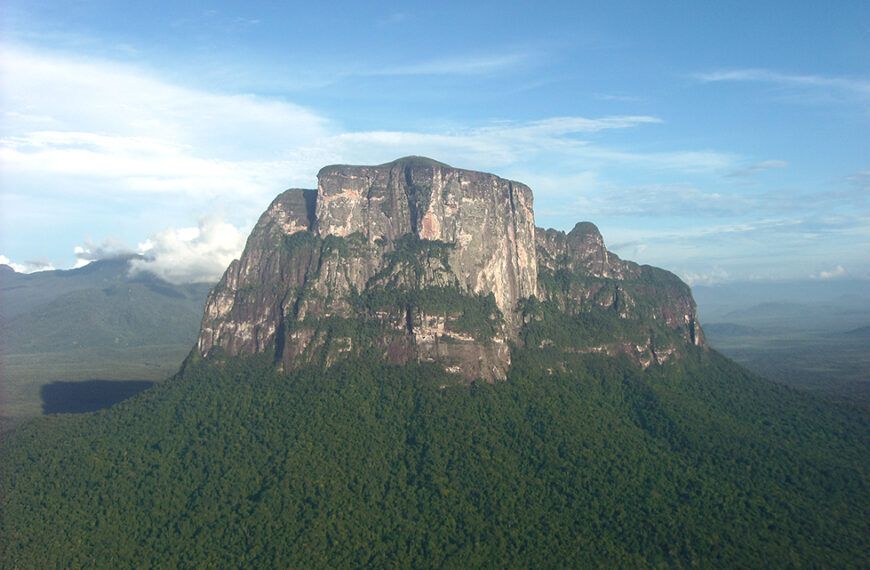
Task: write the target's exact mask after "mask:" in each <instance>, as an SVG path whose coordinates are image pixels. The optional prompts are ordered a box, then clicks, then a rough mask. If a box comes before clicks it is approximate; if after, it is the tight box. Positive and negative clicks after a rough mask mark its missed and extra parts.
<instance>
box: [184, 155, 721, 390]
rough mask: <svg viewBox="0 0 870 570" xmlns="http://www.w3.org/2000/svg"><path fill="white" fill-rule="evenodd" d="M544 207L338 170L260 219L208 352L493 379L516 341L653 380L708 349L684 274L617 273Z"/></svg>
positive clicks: (212, 318)
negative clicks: (597, 356)
mask: <svg viewBox="0 0 870 570" xmlns="http://www.w3.org/2000/svg"><path fill="white" fill-rule="evenodd" d="M532 202H533V197H532V192H531V190H530V189H529V188H528V186H526V185H524V184H521V183H519V182H514V181H510V180H505V179H503V178H499V177H498V176H495V175H493V174H486V173H481V172H474V171H469V170H462V169H457V168H453V167H450V166H448V165H446V164H442V163H440V162H436V161H434V160H430V159H427V158H421V157H407V158H402V159H399V160H396V161H394V162H390V163H387V164H382V165H379V166H344V165H336V166H327V167H325V168H323V169H322V170H321V171H320V173H319V174H318V185H317V190H303V189H291V190H287V191H285V192H284V193H282V194H280V195H279V196H278V197H277V198H276V199H275V200H274V201H273V202H272V204H271V205H270V206H269V207H268V208H267V210H266V211H265V212H264V213H263V214H262V216H261V217H260V220H259V221H258V222H257V224H256V226H255V227H254V229H253V231H252V232H251V235H250V237H249V238H248V242H247V245H246V247H245V250H244V252H243V254H242V256H241V258H240V259H239V260H238V261H235V262H233V263H232V264H231V265H230V267H229V268H228V269H227V271H226V273H225V274H224V276H223V278H222V279H221V281H220V283H219V284H218V285H217V286H216V287H215V289H214V290H213V291H212V292H211V294H210V296H209V299H208V302H207V303H206V310H205V316H204V318H203V322H202V328H201V331H200V334H199V340H198V343H197V349H196V350H197V352H198V353H199V354H200V355H202V356H216V355H220V354H227V355H246V354H256V353H264V352H266V353H272V354H274V356H275V359H276V362H279V363H280V364H281V365H282V366H283V367H284V368H285V369H289V368H290V367H293V366H295V365H298V364H301V363H323V364H325V365H330V364H332V363H334V362H335V361H336V360H337V359H339V358H341V357H342V356H343V355H350V354H361V353H362V352H367V351H372V350H373V351H375V353H376V354H377V355H379V356H381V357H382V358H385V359H387V360H389V361H391V362H393V363H396V364H403V363H406V362H409V361H422V362H426V361H440V362H443V363H444V365H445V368H446V369H447V370H448V371H450V372H453V373H457V374H460V375H461V376H462V377H464V378H466V379H469V380H470V379H475V378H483V379H487V380H493V379H503V378H505V375H506V372H507V369H508V367H509V366H510V362H511V355H510V344H511V343H519V344H527V343H533V346H536V347H540V348H541V349H548V350H553V349H556V350H562V351H564V352H605V353H608V354H617V353H625V354H628V355H630V356H631V357H632V358H633V359H634V360H635V361H636V362H637V363H639V364H641V365H643V366H648V365H649V364H651V363H654V362H662V361H664V360H666V359H668V358H670V357H671V356H672V355H674V354H677V353H679V351H680V347H681V346H685V345H687V344H695V345H702V346H703V345H704V337H703V333H702V332H701V330H700V328H699V326H698V324H697V314H696V306H695V303H694V301H693V300H692V297H691V293H690V291H689V288H688V287H687V286H686V285H685V284H683V283H682V282H681V281H680V280H679V279H678V278H677V277H676V276H674V275H672V274H670V273H668V272H666V271H663V270H660V269H656V268H652V267H648V266H639V265H637V264H634V263H631V262H626V261H622V260H620V259H619V258H618V257H617V256H616V255H614V254H612V253H609V252H608V251H607V250H606V248H605V247H604V242H603V239H602V238H601V235H600V233H599V232H598V229H597V228H596V227H595V226H594V225H593V224H591V223H588V222H584V223H580V224H578V225H577V226H576V227H575V228H574V229H573V230H572V231H571V232H570V233H568V234H565V233H564V232H558V231H555V230H542V229H540V228H536V227H535V220H534V211H533V207H532ZM554 322H558V323H559V325H558V326H557V327H556V328H553V326H552V325H553V323H554Z"/></svg>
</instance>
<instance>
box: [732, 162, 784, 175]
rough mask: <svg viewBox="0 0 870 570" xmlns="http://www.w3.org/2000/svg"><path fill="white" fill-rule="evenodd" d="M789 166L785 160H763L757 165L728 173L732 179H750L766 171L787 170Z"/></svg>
mask: <svg viewBox="0 0 870 570" xmlns="http://www.w3.org/2000/svg"><path fill="white" fill-rule="evenodd" d="M787 166H788V162H786V161H784V160H763V161H761V162H756V163H755V164H750V165H749V166H744V167H743V168H738V169H736V170H732V171H731V172H729V173H728V176H729V177H731V178H749V177H751V176H755V175H756V174H759V173H761V172H764V171H766V170H774V169H779V168H786V167H787Z"/></svg>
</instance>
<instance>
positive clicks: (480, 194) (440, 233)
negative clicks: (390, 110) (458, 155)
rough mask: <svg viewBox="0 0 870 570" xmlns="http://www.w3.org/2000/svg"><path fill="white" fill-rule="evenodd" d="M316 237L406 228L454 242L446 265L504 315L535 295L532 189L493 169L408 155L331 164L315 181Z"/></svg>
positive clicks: (395, 233)
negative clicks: (475, 169) (489, 298)
mask: <svg viewBox="0 0 870 570" xmlns="http://www.w3.org/2000/svg"><path fill="white" fill-rule="evenodd" d="M316 219H317V230H316V232H317V233H318V234H319V235H321V236H325V235H336V236H342V237H344V236H348V235H351V234H353V233H356V232H359V233H361V234H362V235H363V236H364V237H365V239H366V240H368V241H370V242H374V241H376V240H386V241H387V242H393V241H395V240H396V239H397V238H399V237H401V236H403V235H405V234H409V233H410V234H414V235H416V236H417V237H418V238H420V239H427V240H439V241H443V242H446V243H450V244H455V245H456V246H457V247H455V248H453V249H452V250H451V251H450V256H449V257H450V265H451V267H453V269H454V271H455V276H456V278H457V280H458V281H459V283H460V287H461V288H462V289H463V290H465V291H471V292H474V293H480V294H488V293H492V294H493V295H494V296H495V300H496V303H497V304H498V307H499V309H501V311H502V313H503V314H509V313H510V312H511V311H512V309H513V307H514V306H515V305H516V302H517V300H518V299H520V298H522V297H529V296H531V295H534V294H535V293H536V287H537V265H536V263H535V246H534V236H535V216H534V213H533V209H532V191H531V190H530V189H529V188H528V187H527V186H525V185H523V184H520V183H518V182H512V181H509V180H504V179H502V178H499V177H497V176H494V175H492V174H485V173H482V172H472V171H468V170H460V169H457V168H451V167H449V166H447V165H445V164H441V163H439V162H435V161H433V160H429V159H424V158H419V157H409V158H405V159H400V160H397V161H395V162H392V163H390V164H385V165H381V166H328V167H326V168H324V169H323V170H321V171H320V174H319V175H318V185H317V216H316Z"/></svg>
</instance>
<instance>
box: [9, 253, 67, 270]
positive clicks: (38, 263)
mask: <svg viewBox="0 0 870 570" xmlns="http://www.w3.org/2000/svg"><path fill="white" fill-rule="evenodd" d="M0 265H7V266H9V267H11V268H12V270H13V271H15V272H16V273H36V272H37V271H51V270H52V269H54V267H52V265H51V264H50V263H49V262H47V261H44V260H41V259H31V260H29V261H25V262H24V263H15V262H14V261H12V260H11V259H9V258H8V257H6V256H5V255H0Z"/></svg>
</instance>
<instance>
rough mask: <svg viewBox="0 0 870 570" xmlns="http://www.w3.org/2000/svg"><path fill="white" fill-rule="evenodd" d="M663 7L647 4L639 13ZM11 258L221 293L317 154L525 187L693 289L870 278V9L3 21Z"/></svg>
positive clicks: (5, 218)
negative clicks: (424, 166)
mask: <svg viewBox="0 0 870 570" xmlns="http://www.w3.org/2000/svg"><path fill="white" fill-rule="evenodd" d="M654 4H658V5H654ZM0 18H2V48H0V49H2V52H0V109H2V113H3V118H2V123H0V138H2V142H0V185H2V186H0V189H2V194H0V208H2V210H0V211H2V213H0V216H2V229H0V261H3V262H7V263H11V264H13V267H15V268H17V269H19V270H33V269H35V268H39V267H55V268H69V267H73V266H75V265H76V264H79V265H80V264H82V263H84V262H86V261H88V260H92V259H98V258H100V257H102V256H107V255H112V254H113V253H116V252H119V251H128V250H129V251H146V250H147V251H148V252H150V253H148V255H149V256H150V259H151V261H150V262H149V263H150V267H151V268H152V269H153V270H154V271H155V272H157V273H159V274H161V275H163V276H165V277H167V278H169V279H171V280H175V281H184V280H191V279H199V278H202V279H205V278H208V279H212V278H216V277H217V275H218V274H219V273H220V271H221V270H222V268H223V267H225V266H226V264H227V263H228V261H229V260H230V259H231V258H232V257H234V256H237V255H238V253H239V250H240V248H241V246H242V244H243V242H244V238H245V236H246V235H247V233H248V231H249V230H250V228H251V226H252V225H253V223H254V222H255V221H256V218H257V216H258V215H259V214H260V212H261V211H262V210H263V209H264V208H265V207H266V205H267V204H268V203H269V201H270V200H271V199H272V198H273V197H274V196H275V195H276V194H277V193H278V192H280V191H281V190H283V189H285V188H287V187H294V186H298V187H306V188H313V187H315V185H316V178H315V175H316V172H317V171H318V170H319V169H320V168H321V167H322V166H324V165H326V164H333V163H352V164H377V163H383V162H387V161H390V160H392V159H395V158H398V157H400V156H405V155H411V154H417V155H425V156H430V157H432V158H435V159H437V160H440V161H442V162H446V163H448V164H451V165H453V166H457V167H462V168H469V169H475V170H485V171H489V172H494V173H496V174H498V175H500V176H503V177H507V178H512V179H515V180H520V181H522V182H525V183H526V184H528V185H529V186H531V188H532V190H533V191H534V193H535V206H536V207H535V209H536V220H537V224H538V225H539V226H544V227H555V228H558V229H566V230H567V229H570V228H571V227H573V225H574V223H576V222H577V221H581V220H590V221H592V222H594V223H596V224H597V225H598V226H599V227H600V228H601V230H602V233H603V235H604V238H605V241H606V243H607V244H608V246H609V248H610V249H611V250H613V251H615V252H616V253H618V254H620V255H621V256H622V257H624V258H627V259H632V260H635V261H638V262H641V263H650V264H653V265H659V266H661V267H665V268H667V269H670V270H671V271H674V272H675V273H677V274H678V275H680V276H681V277H683V278H684V279H685V280H687V281H688V282H689V283H690V284H709V283H714V282H720V281H743V280H759V279H762V280H763V279H775V280H782V279H806V278H815V279H828V278H845V277H853V278H861V279H867V278H870V201H868V196H870V4H868V3H866V2H858V1H854V2H847V1H844V2H832V3H824V4H822V3H817V2H757V1H756V2H745V3H744V2H727V3H725V2H667V3H665V2H661V3H649V2H639V1H635V2H618V1H617V2H607V3H597V2H596V3H592V2H571V3H558V2H553V3H550V2H544V3H541V2H536V3H531V2H529V3H513V4H511V5H506V4H505V3H503V2H493V3H471V2H462V3H455V2H439V3H435V2H426V3H419V4H416V3H409V2H403V3H391V2H366V3H328V2H319V3H313V2H305V3H292V2H291V3H280V4H279V3H266V4H262V5H261V4H258V3H251V2H246V3H235V2H194V3H179V2H167V3H162V2H152V3H123V2H75V3H71V2H53V1H49V2H41V1H38V0H37V1H34V0H29V1H27V2H22V1H19V0H7V2H5V3H4V5H3V7H2V8H0Z"/></svg>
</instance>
